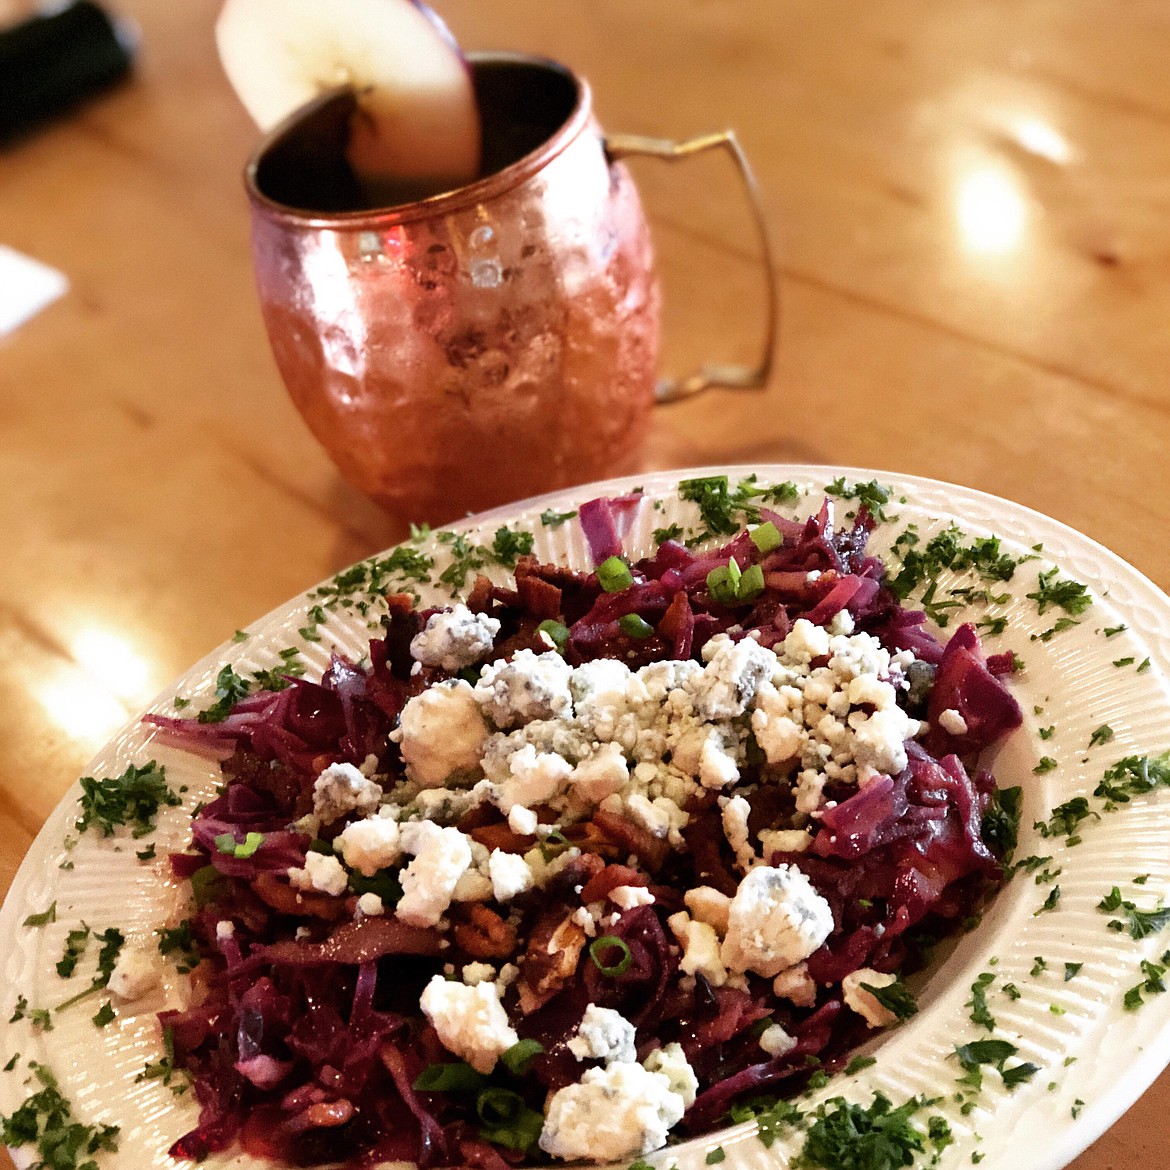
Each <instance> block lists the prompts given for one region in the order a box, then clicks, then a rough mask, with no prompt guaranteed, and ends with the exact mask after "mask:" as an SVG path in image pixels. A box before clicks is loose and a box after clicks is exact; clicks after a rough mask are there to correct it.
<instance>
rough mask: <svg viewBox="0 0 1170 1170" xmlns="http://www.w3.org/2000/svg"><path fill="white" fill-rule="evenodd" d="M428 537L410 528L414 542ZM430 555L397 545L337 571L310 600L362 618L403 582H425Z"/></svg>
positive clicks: (431, 563) (423, 531)
mask: <svg viewBox="0 0 1170 1170" xmlns="http://www.w3.org/2000/svg"><path fill="white" fill-rule="evenodd" d="M429 536H430V529H429V528H426V527H425V526H424V527H423V528H414V527H413V526H412V528H411V539H412V540H413V541H415V542H416V543H417V542H418V541H420V540H424V539H426V538H427V537H429ZM444 537H449V538H453V534H452V533H441V534H440V535H439V537H438V539H439V540H443V539H444ZM434 565H435V562H434V558H433V557H431V556H429V555H428V554H426V553H424V552H423V551H422V550H421V549H417V548H411V547H410V546H409V545H405V544H404V545H399V547H398V548H396V549H394V550H393V551H392V552H391V553H389V555H387V556H384V557H370V558H368V559H367V560H364V561H359V562H358V563H357V564H356V565H351V566H350V567H349V568H348V569H345V570H343V571H342V572H340V573H338V574H337V575H336V576H335V577H334V578H333V579H332V580H331V581H330V582H329V583H328V584H327V585H322V586H321V588H319V589H317V590H316V591H315V592H314V593H312V594H310V597H311V598H312V600H314V601H317V602H319V603H320V604H321V605H322V606H323V607H324V608H325V609H328V610H337V609H352V610H355V611H356V612H357V613H358V614H360V615H361V616H362V617H365V616H366V615H367V614H368V613H369V612H370V609H371V607H372V606H373V605H374V604H375V602H377V601H381V600H382V599H383V598H384V597H385V595H386V594H387V593H389V592H391V591H392V589H395V588H401V587H402V586H403V585H404V584H405V583H406V582H410V581H422V582H429V581H430V579H431V576H430V573H431V569H433V568H434Z"/></svg>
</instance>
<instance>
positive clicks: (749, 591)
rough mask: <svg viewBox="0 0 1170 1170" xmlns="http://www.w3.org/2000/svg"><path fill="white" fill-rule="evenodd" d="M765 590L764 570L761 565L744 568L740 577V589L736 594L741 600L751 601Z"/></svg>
mask: <svg viewBox="0 0 1170 1170" xmlns="http://www.w3.org/2000/svg"><path fill="white" fill-rule="evenodd" d="M763 592H764V570H763V569H761V568H760V566H759V565H752V566H751V567H750V568H747V569H745V570H744V573H743V576H742V577H740V579H739V589H738V590H736V596H737V597H738V598H739V600H740V601H751V600H752V599H753V598H755V597H758V596H759V595H760V594H761V593H763Z"/></svg>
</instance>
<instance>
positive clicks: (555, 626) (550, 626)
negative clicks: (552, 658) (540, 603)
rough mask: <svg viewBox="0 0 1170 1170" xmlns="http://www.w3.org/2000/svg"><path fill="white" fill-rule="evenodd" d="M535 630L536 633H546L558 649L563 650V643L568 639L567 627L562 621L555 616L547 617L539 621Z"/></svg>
mask: <svg viewBox="0 0 1170 1170" xmlns="http://www.w3.org/2000/svg"><path fill="white" fill-rule="evenodd" d="M536 632H537V633H538V634H547V635H548V636H549V638H551V639H552V643H553V645H554V646H555V647H556V648H557V649H558V650H563V649H564V648H565V643H566V642H567V641H568V640H569V627H568V626H566V625H565V624H564V623H563V622H558V621H557V620H556V619H555V618H548V619H547V620H546V621H543V622H541V623H540V625H539V626H537V627H536Z"/></svg>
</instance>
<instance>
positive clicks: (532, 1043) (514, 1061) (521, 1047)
mask: <svg viewBox="0 0 1170 1170" xmlns="http://www.w3.org/2000/svg"><path fill="white" fill-rule="evenodd" d="M543 1052H544V1045H543V1044H541V1042H540V1041H539V1040H520V1041H518V1042H517V1043H515V1044H513V1045H512V1047H511V1048H509V1049H508V1050H507V1051H506V1052H502V1053H501V1054H500V1063H501V1064H502V1065H503V1066H504V1067H505V1068H506V1069H507V1070H508V1071H509V1072H510V1073H511V1074H512V1075H513V1076H514V1077H522V1076H525V1075H526V1074H527V1073H528V1070H529V1069H530V1068H531V1067H532V1062H533V1061H534V1060H535V1059H536V1058H537V1057H538V1056H540V1055H541V1053H543Z"/></svg>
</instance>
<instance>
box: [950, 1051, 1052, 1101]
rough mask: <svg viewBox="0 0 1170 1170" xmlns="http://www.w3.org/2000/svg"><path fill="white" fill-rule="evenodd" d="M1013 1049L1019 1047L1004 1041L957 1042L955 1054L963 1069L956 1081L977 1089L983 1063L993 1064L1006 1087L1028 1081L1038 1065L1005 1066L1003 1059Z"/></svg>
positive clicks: (1011, 1054)
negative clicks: (962, 1074) (958, 1043)
mask: <svg viewBox="0 0 1170 1170" xmlns="http://www.w3.org/2000/svg"><path fill="white" fill-rule="evenodd" d="M1017 1052H1019V1049H1018V1048H1017V1047H1016V1046H1015V1045H1014V1044H1012V1043H1010V1042H1009V1041H1007V1040H972V1041H971V1043H969V1044H960V1045H957V1046H956V1048H955V1056H956V1057H958V1060H959V1064H960V1065H961V1066H962V1068H963V1072H964V1076H962V1077H961V1078H960V1079H959V1083H960V1084H961V1085H963V1086H965V1087H966V1088H970V1089H973V1090H975V1091H978V1090H979V1089H981V1088H982V1087H983V1067H984V1066H985V1065H991V1066H992V1067H994V1068H995V1069H996V1070H997V1071H998V1072H999V1075H1000V1076H1001V1077H1002V1078H1003V1083H1004V1084H1005V1085H1006V1086H1007V1087H1008V1088H1009V1089H1014V1088H1015V1087H1016V1086H1017V1085H1021V1084H1023V1083H1024V1082H1025V1081H1029V1080H1031V1079H1032V1077H1034V1076H1035V1075H1036V1073H1038V1072H1039V1071H1040V1068H1039V1066H1038V1065H1035V1064H1032V1063H1030V1062H1024V1063H1021V1064H1016V1065H1013V1066H1012V1067H1011V1068H1007V1067H1006V1065H1007V1062H1008V1061H1009V1060H1011V1058H1012V1057H1013V1056H1015V1055H1016V1053H1017Z"/></svg>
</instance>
